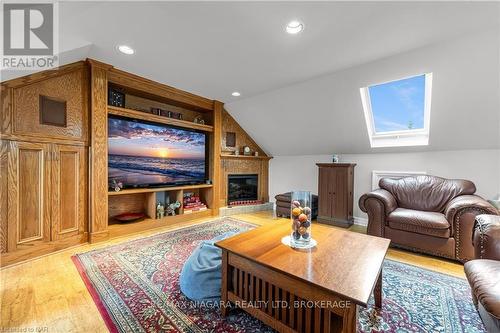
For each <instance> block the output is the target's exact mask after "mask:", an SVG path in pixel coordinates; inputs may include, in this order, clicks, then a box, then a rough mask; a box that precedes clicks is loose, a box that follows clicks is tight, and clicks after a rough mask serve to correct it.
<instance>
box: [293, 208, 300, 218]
mask: <svg viewBox="0 0 500 333" xmlns="http://www.w3.org/2000/svg"><path fill="white" fill-rule="evenodd" d="M301 213H302V210H301V209H300V208H298V207H295V208H294V209H292V214H293V216H299V215H300V214H301Z"/></svg>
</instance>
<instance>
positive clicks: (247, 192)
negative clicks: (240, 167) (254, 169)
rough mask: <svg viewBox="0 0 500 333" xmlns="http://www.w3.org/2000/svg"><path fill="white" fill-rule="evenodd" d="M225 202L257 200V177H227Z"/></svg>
mask: <svg viewBox="0 0 500 333" xmlns="http://www.w3.org/2000/svg"><path fill="white" fill-rule="evenodd" d="M227 183H228V188H227V197H228V199H227V201H228V204H231V203H232V202H235V201H244V200H257V188H258V175H229V176H228V181H227Z"/></svg>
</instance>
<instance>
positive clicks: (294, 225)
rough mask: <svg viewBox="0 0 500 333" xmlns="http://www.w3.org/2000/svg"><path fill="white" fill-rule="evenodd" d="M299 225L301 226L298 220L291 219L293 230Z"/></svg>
mask: <svg viewBox="0 0 500 333" xmlns="http://www.w3.org/2000/svg"><path fill="white" fill-rule="evenodd" d="M300 227H301V224H300V221H299V220H293V224H292V228H293V230H297V229H298V228H300Z"/></svg>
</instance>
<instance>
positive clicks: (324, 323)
mask: <svg viewBox="0 0 500 333" xmlns="http://www.w3.org/2000/svg"><path fill="white" fill-rule="evenodd" d="M290 231H291V223H290V222H289V221H277V222H273V224H269V225H266V226H262V227H259V228H256V229H253V230H250V231H248V232H245V233H242V234H239V235H236V236H234V237H231V238H228V239H225V240H223V241H220V242H218V243H216V244H215V245H217V246H218V247H220V248H221V249H222V301H223V304H228V303H229V302H230V303H232V304H234V305H236V306H237V307H240V308H242V309H243V310H245V311H246V312H248V313H249V314H251V315H252V316H254V317H256V318H258V319H260V320H261V321H263V322H264V323H266V324H267V325H269V326H270V327H272V328H274V329H276V330H278V331H280V332H325V333H326V332H356V324H357V306H358V305H361V306H364V307H366V306H367V303H368V299H369V297H370V295H371V294H372V292H374V296H375V304H376V306H378V307H380V306H381V304H382V295H381V293H382V264H383V261H384V257H385V255H386V253H387V249H388V248H389V243H390V240H388V239H385V238H379V237H373V236H368V235H364V234H358V233H354V232H350V231H345V230H341V229H337V228H333V227H329V226H324V225H319V224H314V225H313V227H312V236H313V238H314V239H315V240H317V242H318V245H317V246H316V247H315V248H313V249H310V250H296V249H292V248H290V247H288V246H286V245H283V244H282V243H281V238H282V237H283V236H286V235H288V234H289V233H290ZM227 311H228V307H225V306H223V307H222V314H223V315H224V316H225V315H227Z"/></svg>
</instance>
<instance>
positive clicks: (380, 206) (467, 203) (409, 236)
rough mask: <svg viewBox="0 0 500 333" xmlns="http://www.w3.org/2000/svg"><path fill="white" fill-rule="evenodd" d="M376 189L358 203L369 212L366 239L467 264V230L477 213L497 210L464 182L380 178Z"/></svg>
mask: <svg viewBox="0 0 500 333" xmlns="http://www.w3.org/2000/svg"><path fill="white" fill-rule="evenodd" d="M379 186H380V188H379V189H377V190H375V191H373V192H370V193H366V194H364V195H362V196H361V198H360V199H359V207H360V208H361V210H362V211H364V212H366V213H368V234H369V235H373V236H379V237H385V238H389V239H390V240H391V241H392V242H391V245H394V246H397V247H401V248H405V249H408V250H412V251H415V252H423V253H428V254H433V255H437V256H441V257H445V258H450V259H455V260H459V261H461V262H466V261H468V260H470V259H473V258H474V249H473V246H472V231H473V226H474V218H475V217H476V215H479V214H493V215H497V214H498V212H497V210H496V208H494V207H493V206H492V205H490V204H489V203H488V202H487V201H486V200H484V199H483V198H481V197H479V196H477V195H474V193H475V192H476V186H475V185H474V183H472V182H471V181H468V180H458V179H444V178H440V177H436V176H416V177H405V178H401V179H391V178H382V179H381V180H380V182H379Z"/></svg>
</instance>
